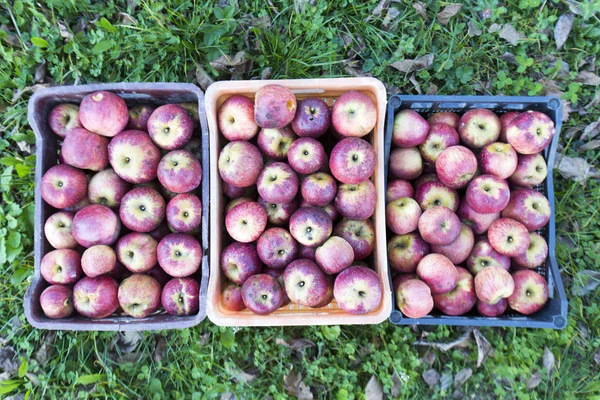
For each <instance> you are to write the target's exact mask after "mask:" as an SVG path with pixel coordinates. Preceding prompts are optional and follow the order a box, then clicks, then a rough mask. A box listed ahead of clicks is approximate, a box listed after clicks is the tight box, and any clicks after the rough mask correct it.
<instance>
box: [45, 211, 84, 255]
mask: <svg viewBox="0 0 600 400" xmlns="http://www.w3.org/2000/svg"><path fill="white" fill-rule="evenodd" d="M74 216H75V214H73V213H70V212H66V211H59V212H57V213H54V214H52V215H51V216H50V217H49V218H48V219H47V220H46V223H45V224H44V235H45V236H46V240H48V243H50V246H52V247H54V248H55V249H74V248H75V247H77V241H76V240H75V238H74V237H73V234H72V232H71V231H72V229H73V217H74Z"/></svg>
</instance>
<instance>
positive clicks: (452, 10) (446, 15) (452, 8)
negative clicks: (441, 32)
mask: <svg viewBox="0 0 600 400" xmlns="http://www.w3.org/2000/svg"><path fill="white" fill-rule="evenodd" d="M461 8H462V4H458V3H453V4H448V5H447V6H446V7H444V9H443V10H442V11H440V12H439V13H437V19H438V21H440V24H442V25H447V24H448V22H450V18H452V17H454V16H455V15H456V14H458V12H459V11H460V9H461Z"/></svg>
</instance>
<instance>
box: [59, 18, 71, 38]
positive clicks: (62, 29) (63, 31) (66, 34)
mask: <svg viewBox="0 0 600 400" xmlns="http://www.w3.org/2000/svg"><path fill="white" fill-rule="evenodd" d="M58 33H59V34H60V37H61V38H63V39H65V42H68V41H70V40H71V39H73V34H72V33H71V32H70V31H69V28H67V26H66V25H65V24H63V23H61V22H58Z"/></svg>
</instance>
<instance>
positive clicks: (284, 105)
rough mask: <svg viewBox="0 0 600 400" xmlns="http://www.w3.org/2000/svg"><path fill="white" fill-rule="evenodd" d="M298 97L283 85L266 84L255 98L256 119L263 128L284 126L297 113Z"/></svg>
mask: <svg viewBox="0 0 600 400" xmlns="http://www.w3.org/2000/svg"><path fill="white" fill-rule="evenodd" d="M296 108H297V103H296V97H295V96H294V93H292V91H291V90H289V89H288V88H286V87H283V86H281V85H266V86H263V87H261V88H260V89H258V91H257V92H256V95H255V98H254V120H255V121H256V123H257V124H258V126H260V127H261V128H283V127H284V126H286V125H287V124H289V123H290V122H292V120H293V119H294V116H295V115H296Z"/></svg>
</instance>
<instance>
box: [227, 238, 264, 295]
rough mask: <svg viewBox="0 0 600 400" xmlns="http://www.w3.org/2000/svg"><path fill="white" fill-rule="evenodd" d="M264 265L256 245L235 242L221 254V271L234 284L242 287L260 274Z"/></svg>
mask: <svg viewBox="0 0 600 400" xmlns="http://www.w3.org/2000/svg"><path fill="white" fill-rule="evenodd" d="M262 269H263V264H262V262H261V260H260V257H259V256H258V252H257V250H256V245H254V244H250V243H238V242H233V243H231V244H229V245H228V246H227V247H225V248H224V249H223V252H222V253H221V270H222V271H223V274H225V276H226V277H227V278H228V279H229V280H230V281H232V282H234V283H236V284H238V285H242V284H243V283H244V282H246V279H248V278H249V277H251V276H252V275H256V274H259V273H260V272H261V271H262Z"/></svg>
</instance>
